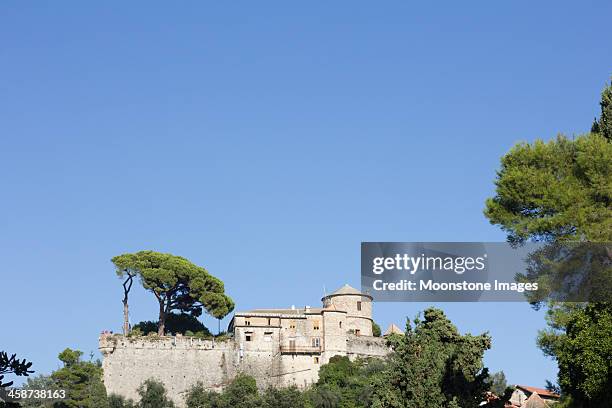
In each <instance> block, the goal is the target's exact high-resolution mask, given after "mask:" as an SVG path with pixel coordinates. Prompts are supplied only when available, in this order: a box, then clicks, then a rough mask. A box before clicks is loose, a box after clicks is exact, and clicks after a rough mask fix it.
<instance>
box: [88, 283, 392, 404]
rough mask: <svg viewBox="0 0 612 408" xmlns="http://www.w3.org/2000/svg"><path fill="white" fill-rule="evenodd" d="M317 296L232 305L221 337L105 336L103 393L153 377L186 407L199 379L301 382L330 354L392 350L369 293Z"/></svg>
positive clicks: (122, 391)
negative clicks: (297, 301)
mask: <svg viewBox="0 0 612 408" xmlns="http://www.w3.org/2000/svg"><path fill="white" fill-rule="evenodd" d="M321 300H322V302H323V305H322V307H317V308H314V307H312V308H311V307H308V306H306V307H304V308H295V307H291V308H289V309H255V310H250V311H245V312H236V313H235V314H234V317H233V318H232V320H231V322H230V325H229V328H228V332H229V333H230V334H232V335H233V336H232V337H231V338H230V339H229V340H226V341H215V340H203V339H198V338H194V337H184V336H180V335H179V336H165V337H159V338H148V337H146V336H144V337H124V336H119V335H102V336H101V337H100V351H101V353H102V355H103V368H104V384H105V385H106V389H107V392H108V393H109V394H110V393H115V394H119V395H123V396H125V397H127V398H132V399H135V400H137V399H138V394H137V393H136V390H137V388H138V387H139V386H140V384H142V382H143V381H145V380H147V379H148V378H156V379H158V380H160V381H162V382H163V383H164V384H165V386H166V389H167V390H168V394H169V396H170V397H171V398H172V399H173V400H174V401H175V402H176V403H177V404H178V405H179V406H184V397H185V393H186V391H187V390H188V389H189V388H191V387H192V386H193V385H194V384H196V383H197V382H201V383H202V384H204V386H205V387H207V388H209V389H211V390H219V389H221V388H223V387H224V386H225V385H227V384H228V383H229V382H230V381H231V380H232V379H233V378H234V377H235V376H236V375H237V374H238V373H246V374H249V375H251V376H253V377H254V378H255V379H256V380H257V384H258V386H259V387H260V388H266V387H279V386H288V385H296V386H298V387H300V388H304V387H307V386H308V385H310V384H312V383H314V382H316V381H317V379H318V373H319V367H320V366H321V365H322V364H325V363H327V362H328V361H329V359H330V358H331V357H333V356H336V355H341V356H348V357H349V358H351V359H355V358H357V357H382V356H384V355H386V354H388V353H389V348H388V347H387V346H386V344H385V340H384V339H383V338H380V337H373V336H372V297H371V296H369V295H367V294H364V293H361V292H360V291H358V290H357V289H355V288H352V287H350V286H349V285H345V286H343V287H342V288H340V289H338V290H337V291H335V292H334V293H332V294H330V295H327V296H325V297H323V299H321Z"/></svg>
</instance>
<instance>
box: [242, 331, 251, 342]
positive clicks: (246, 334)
mask: <svg viewBox="0 0 612 408" xmlns="http://www.w3.org/2000/svg"><path fill="white" fill-rule="evenodd" d="M244 338H245V340H246V341H253V333H251V332H247V333H245V334H244Z"/></svg>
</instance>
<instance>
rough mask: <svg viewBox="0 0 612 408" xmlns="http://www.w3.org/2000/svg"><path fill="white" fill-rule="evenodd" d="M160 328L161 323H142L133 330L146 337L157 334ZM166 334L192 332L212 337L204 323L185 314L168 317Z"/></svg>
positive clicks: (169, 315) (173, 314) (174, 314)
mask: <svg viewBox="0 0 612 408" xmlns="http://www.w3.org/2000/svg"><path fill="white" fill-rule="evenodd" d="M158 326H159V322H152V321H142V322H140V323H137V324H135V325H134V327H133V328H132V330H135V331H137V332H139V333H141V334H144V335H146V334H149V333H157V327H158ZM166 332H168V333H174V334H177V333H180V334H185V333H188V332H191V333H201V335H202V336H204V337H208V336H212V334H211V333H210V331H209V330H208V328H207V327H206V326H204V324H203V323H202V322H200V321H199V320H198V319H197V318H195V317H193V316H191V315H188V314H184V313H181V314H177V313H170V314H168V317H167V318H166Z"/></svg>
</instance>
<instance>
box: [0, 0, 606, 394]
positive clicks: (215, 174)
mask: <svg viewBox="0 0 612 408" xmlns="http://www.w3.org/2000/svg"><path fill="white" fill-rule="evenodd" d="M222 3H223V2H181V3H180V4H174V5H172V6H171V5H169V4H168V3H166V4H163V3H161V2H157V3H156V2H144V1H142V2H131V3H130V4H126V3H125V2H114V3H113V2H104V4H97V5H93V4H92V3H91V2H76V1H74V2H68V1H65V2H53V3H50V2H47V3H41V2H39V3H31V2H30V3H28V2H18V1H5V2H2V5H0V75H1V77H0V78H1V79H0V141H1V144H0V171H1V174H2V188H1V190H0V191H1V193H0V194H1V200H0V231H1V233H0V256H1V259H2V272H1V273H2V283H1V285H2V287H1V297H2V314H3V324H2V327H1V328H0V349H6V350H8V351H10V352H16V353H18V354H19V356H21V357H24V358H28V359H29V360H31V361H33V362H34V368H35V369H36V371H37V372H38V373H48V372H50V371H51V370H52V369H55V368H56V367H58V366H59V362H58V360H57V359H56V356H57V354H58V352H59V351H61V350H62V349H64V348H65V347H72V348H78V349H81V350H83V351H84V352H85V353H86V354H87V353H89V352H90V351H92V350H93V351H95V350H96V348H97V336H98V333H99V332H100V331H101V330H104V329H113V330H115V331H119V329H120V327H121V319H122V312H121V311H122V308H121V296H122V290H121V285H120V281H119V280H118V279H117V278H116V277H115V275H114V271H113V267H112V265H111V263H110V258H111V257H112V256H114V255H117V254H120V253H123V252H131V251H137V250H140V249H154V250H158V251H167V252H172V253H175V254H178V255H182V256H185V257H187V258H189V259H191V260H192V261H194V262H196V263H198V264H201V265H203V266H205V267H207V268H208V269H209V271H210V272H211V273H213V274H214V275H216V276H218V277H220V278H221V279H223V280H224V281H225V283H226V288H227V291H228V293H229V294H230V295H231V296H232V297H233V298H234V299H235V300H236V302H237V307H238V308H239V309H246V308H251V307H284V306H290V305H291V304H295V305H307V304H308V305H316V304H318V303H319V299H320V297H321V295H322V292H323V286H324V285H325V287H327V288H328V290H330V289H335V288H336V287H338V286H340V285H342V284H344V283H350V284H352V285H354V286H358V285H359V261H360V258H359V249H360V242H361V241H453V240H459V241H461V240H465V241H502V240H504V239H505V237H504V234H503V233H502V232H501V231H500V230H499V229H498V228H496V227H494V226H491V225H489V223H488V222H487V220H486V219H485V218H484V217H483V215H482V209H483V203H484V200H485V198H486V197H488V196H490V195H491V194H492V191H493V180H494V177H495V170H496V168H497V167H498V163H499V157H500V156H501V155H503V154H504V153H505V152H506V151H507V150H508V149H509V148H510V146H512V144H514V143H516V142H517V141H532V140H534V139H535V138H538V137H541V138H551V137H554V136H555V135H556V134H557V133H558V132H564V133H567V134H570V135H571V134H578V133H580V132H583V131H585V130H587V129H588V128H589V127H590V124H591V122H592V120H593V117H594V116H595V115H596V113H597V111H598V101H599V94H600V91H601V89H602V88H603V86H604V84H605V83H606V81H607V80H608V79H609V77H610V74H612V53H611V52H610V49H609V40H610V38H612V28H611V26H610V24H609V17H610V15H612V3H610V2H603V1H602V2H589V3H586V2H571V3H570V2H559V1H555V2H552V1H547V2H544V1H542V2H527V1H513V2H490V1H486V2H484V1H483V2H469V3H465V2H454V3H451V2H449V3H447V4H442V3H440V2H435V3H430V4H419V5H413V4H409V3H410V2H403V1H389V2H385V3H384V4H380V3H379V4H376V5H375V4H373V3H372V2H363V1H335V2H333V4H332V3H330V2H304V3H296V2H280V1H279V2H232V3H231V4H227V3H226V4H222ZM131 306H132V309H131V310H132V311H133V314H132V320H133V321H134V322H137V321H139V320H143V319H154V318H155V317H156V316H155V314H156V305H155V302H154V299H153V297H152V296H151V295H149V294H147V293H144V292H143V291H142V290H136V291H135V293H134V294H133V296H132V299H131ZM426 306H427V305H425V304H409V303H394V304H383V305H375V311H374V314H375V319H376V320H377V321H379V322H380V323H381V326H387V325H388V324H389V323H391V322H397V323H402V322H403V320H404V318H405V316H410V317H412V316H414V315H415V314H416V313H417V312H418V311H420V310H422V309H423V308H425V307H426ZM438 306H439V307H441V308H442V309H444V311H445V312H446V313H447V314H448V315H449V316H450V317H451V318H452V320H453V321H454V322H455V323H456V324H457V325H458V327H459V328H460V330H462V331H470V332H472V333H479V332H482V331H487V330H488V331H489V332H490V333H491V334H492V336H493V348H492V350H491V351H489V352H488V353H487V355H486V363H487V364H488V365H489V367H490V368H491V370H492V371H496V370H501V369H503V370H504V371H505V372H506V374H507V377H508V379H509V380H510V382H513V383H524V384H529V385H534V386H541V385H543V384H544V381H545V379H547V378H548V379H554V378H555V376H556V368H555V364H554V362H552V361H550V360H548V359H546V358H545V357H544V356H543V355H542V353H541V351H540V350H539V349H538V348H537V347H536V345H535V337H536V334H537V331H538V329H541V328H543V327H545V323H544V319H543V314H542V313H541V312H536V311H533V310H532V309H531V308H529V307H528V306H527V305H523V304H501V303H500V304H478V303H474V304H449V303H447V304H439V305H438ZM227 320H228V319H226V320H225V321H224V324H226V323H227ZM207 324H211V326H213V327H216V324H215V323H214V322H210V321H207Z"/></svg>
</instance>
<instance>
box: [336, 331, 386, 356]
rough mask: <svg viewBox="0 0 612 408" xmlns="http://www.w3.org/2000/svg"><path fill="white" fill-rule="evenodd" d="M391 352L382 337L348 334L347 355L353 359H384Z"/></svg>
mask: <svg viewBox="0 0 612 408" xmlns="http://www.w3.org/2000/svg"><path fill="white" fill-rule="evenodd" d="M390 352H391V349H390V348H389V346H387V341H386V340H385V339H384V338H382V337H372V336H357V335H354V334H347V342H346V353H347V355H348V356H349V358H351V359H355V358H357V357H384V356H386V355H387V354H389V353H390Z"/></svg>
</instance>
